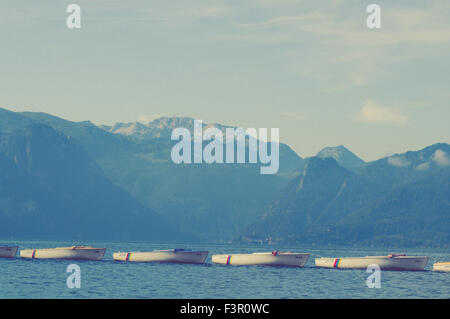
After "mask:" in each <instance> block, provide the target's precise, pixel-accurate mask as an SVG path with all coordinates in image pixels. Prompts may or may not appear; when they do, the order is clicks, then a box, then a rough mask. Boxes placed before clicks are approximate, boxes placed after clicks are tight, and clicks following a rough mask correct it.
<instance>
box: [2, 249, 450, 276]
mask: <svg viewBox="0 0 450 319" xmlns="http://www.w3.org/2000/svg"><path fill="white" fill-rule="evenodd" d="M18 249H19V247H18V246H4V247H1V246H0V257H4V258H8V257H9V258H14V257H15V256H16V254H17V250H18ZM105 251H106V248H94V247H90V246H72V247H57V248H45V249H22V250H20V257H22V258H31V259H74V260H77V259H81V260H101V259H103V256H104V255H105ZM208 254H209V252H208V251H192V250H187V249H170V250H153V251H148V252H117V253H113V259H114V260H116V261H123V262H168V263H192V264H202V263H204V262H205V260H206V258H207V257H208ZM309 256H310V254H309V253H292V252H283V251H273V252H261V253H251V254H231V255H227V254H221V255H212V262H213V263H215V264H225V265H265V266H291V267H303V266H304V265H305V264H306V262H307V261H308V259H309ZM429 258H430V257H429V256H406V255H404V254H402V255H398V254H397V255H396V254H390V255H387V256H366V257H338V258H329V257H326V258H325V257H321V258H316V259H315V265H316V267H324V268H341V269H365V268H367V267H368V266H369V265H373V264H375V265H378V266H379V267H380V269H388V270H424V269H425V266H426V265H427V263H428V260H429ZM433 270H434V271H441V272H450V262H438V263H435V264H433Z"/></svg>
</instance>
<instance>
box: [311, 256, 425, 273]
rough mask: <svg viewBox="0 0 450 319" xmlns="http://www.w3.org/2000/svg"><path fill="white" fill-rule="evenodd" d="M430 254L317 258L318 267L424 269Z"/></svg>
mask: <svg viewBox="0 0 450 319" xmlns="http://www.w3.org/2000/svg"><path fill="white" fill-rule="evenodd" d="M429 258H430V257H428V256H406V255H403V254H402V255H396V254H390V255H388V256H366V257H340V258H316V260H315V263H316V267H325V268H341V269H365V268H367V267H368V266H369V265H374V264H375V265H378V266H379V267H380V269H386V270H424V268H425V266H426V264H427V262H428V259H429Z"/></svg>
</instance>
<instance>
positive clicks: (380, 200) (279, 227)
mask: <svg viewBox="0 0 450 319" xmlns="http://www.w3.org/2000/svg"><path fill="white" fill-rule="evenodd" d="M193 121H194V120H193V119H192V118H188V117H172V118H171V117H163V118H159V119H156V120H154V121H151V122H148V123H139V122H134V123H117V124H115V125H112V126H105V125H101V126H97V125H95V124H93V123H91V122H89V121H84V122H72V121H68V120H64V119H62V118H59V117H55V116H52V115H49V114H45V113H35V112H22V113H17V112H11V111H8V110H6V109H1V108H0V238H5V237H8V238H9V237H13V238H70V239H74V240H81V239H90V238H92V239H114V240H141V241H145V240H148V241H165V242H167V241H207V242H221V241H230V240H234V241H238V242H246V241H257V242H261V241H262V242H264V241H272V242H299V243H309V244H333V243H339V244H352V245H353V244H361V245H363V244H364V245H365V244H373V245H401V246H418V245H429V246H446V245H448V243H449V237H448V232H449V230H450V223H449V221H450V219H449V212H450V189H449V181H450V179H449V174H450V146H449V145H448V144H445V143H440V144H434V145H431V146H429V147H427V148H425V149H423V150H420V151H411V152H407V153H403V154H395V155H392V156H388V157H385V158H382V159H380V160H377V161H373V162H364V161H363V160H362V159H360V158H359V157H357V156H356V155H355V154H353V153H352V152H351V151H350V150H348V149H347V148H345V147H344V146H342V145H341V146H337V147H326V148H324V149H322V150H321V151H320V152H319V153H318V154H317V155H316V156H314V157H310V158H302V157H300V156H298V155H297V154H296V153H295V152H294V151H293V150H292V149H291V148H290V147H289V146H288V145H286V144H283V143H280V170H279V172H278V174H274V175H261V174H260V170H259V164H233V165H229V164H212V165H210V164H174V163H173V162H172V161H171V159H170V151H171V147H172V146H173V144H174V141H171V140H170V135H171V132H172V130H173V129H174V128H176V127H185V128H188V129H189V130H191V131H192V129H193ZM204 127H217V128H219V129H220V130H222V131H223V130H224V129H225V128H227V127H228V126H225V125H221V124H217V123H213V124H207V123H204ZM247 147H248V145H247ZM247 150H248V149H247Z"/></svg>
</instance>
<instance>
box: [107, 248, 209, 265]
mask: <svg viewBox="0 0 450 319" xmlns="http://www.w3.org/2000/svg"><path fill="white" fill-rule="evenodd" d="M208 254H209V252H208V251H192V250H188V249H169V250H153V251H136V252H118V253H113V259H114V260H117V261H133V262H163V263H186V264H203V263H204V262H205V260H206V257H208Z"/></svg>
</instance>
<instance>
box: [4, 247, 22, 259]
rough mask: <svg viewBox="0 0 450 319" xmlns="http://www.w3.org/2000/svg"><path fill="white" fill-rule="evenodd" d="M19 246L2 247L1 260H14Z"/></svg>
mask: <svg viewBox="0 0 450 319" xmlns="http://www.w3.org/2000/svg"><path fill="white" fill-rule="evenodd" d="M18 248H19V246H0V258H13V257H15V256H16V254H17V249H18Z"/></svg>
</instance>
